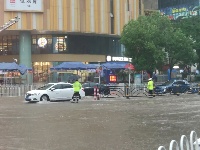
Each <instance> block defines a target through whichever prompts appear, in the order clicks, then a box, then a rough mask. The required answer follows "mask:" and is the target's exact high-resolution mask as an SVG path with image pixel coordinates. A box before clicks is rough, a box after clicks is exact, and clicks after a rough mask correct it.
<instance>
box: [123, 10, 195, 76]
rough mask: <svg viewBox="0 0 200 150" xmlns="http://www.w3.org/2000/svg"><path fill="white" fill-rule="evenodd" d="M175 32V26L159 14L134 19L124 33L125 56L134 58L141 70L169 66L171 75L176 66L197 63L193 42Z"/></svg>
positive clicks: (179, 32)
mask: <svg viewBox="0 0 200 150" xmlns="http://www.w3.org/2000/svg"><path fill="white" fill-rule="evenodd" d="M175 29H176V28H174V26H173V23H172V22H171V21H170V20H169V19H168V18H167V17H166V16H162V15H160V14H159V13H153V14H152V15H151V16H140V17H139V18H138V19H137V20H131V21H130V22H129V23H128V24H126V25H125V26H124V28H123V32H122V34H121V43H122V44H123V45H125V47H126V51H125V56H127V57H131V58H132V61H133V64H134V65H135V66H136V69H137V70H150V71H153V70H154V69H155V68H159V67H160V66H163V65H164V64H166V63H169V66H170V75H171V70H172V67H173V66H174V65H175V64H178V63H194V61H195V58H196V56H195V52H194V51H193V48H192V44H193V42H192V40H191V39H188V38H187V37H186V36H185V34H184V33H182V31H181V30H180V29H176V30H175Z"/></svg>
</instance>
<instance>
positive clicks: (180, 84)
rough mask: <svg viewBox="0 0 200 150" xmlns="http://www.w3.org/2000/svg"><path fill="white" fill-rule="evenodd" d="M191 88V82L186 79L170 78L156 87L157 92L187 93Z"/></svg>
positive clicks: (155, 91)
mask: <svg viewBox="0 0 200 150" xmlns="http://www.w3.org/2000/svg"><path fill="white" fill-rule="evenodd" d="M189 90H190V83H189V82H188V81H186V80H170V81H167V82H165V83H163V84H161V85H157V86H156V87H155V89H154V93H155V94H165V93H185V92H187V91H189Z"/></svg>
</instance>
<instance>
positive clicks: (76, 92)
mask: <svg viewBox="0 0 200 150" xmlns="http://www.w3.org/2000/svg"><path fill="white" fill-rule="evenodd" d="M81 87H82V85H81V83H80V82H79V81H78V79H76V81H75V82H74V83H73V88H74V95H73V98H72V103H75V102H76V103H78V101H79V98H80V94H79V91H80V89H81Z"/></svg>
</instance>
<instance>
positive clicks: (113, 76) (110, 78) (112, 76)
mask: <svg viewBox="0 0 200 150" xmlns="http://www.w3.org/2000/svg"><path fill="white" fill-rule="evenodd" d="M109 80H110V82H117V76H116V75H110V77H109Z"/></svg>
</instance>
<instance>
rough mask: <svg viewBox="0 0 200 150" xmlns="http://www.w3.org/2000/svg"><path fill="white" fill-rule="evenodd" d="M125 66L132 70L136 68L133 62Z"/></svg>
mask: <svg viewBox="0 0 200 150" xmlns="http://www.w3.org/2000/svg"><path fill="white" fill-rule="evenodd" d="M124 68H126V69H130V70H135V67H134V66H133V65H132V64H131V63H129V64H126V65H125V67H124Z"/></svg>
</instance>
